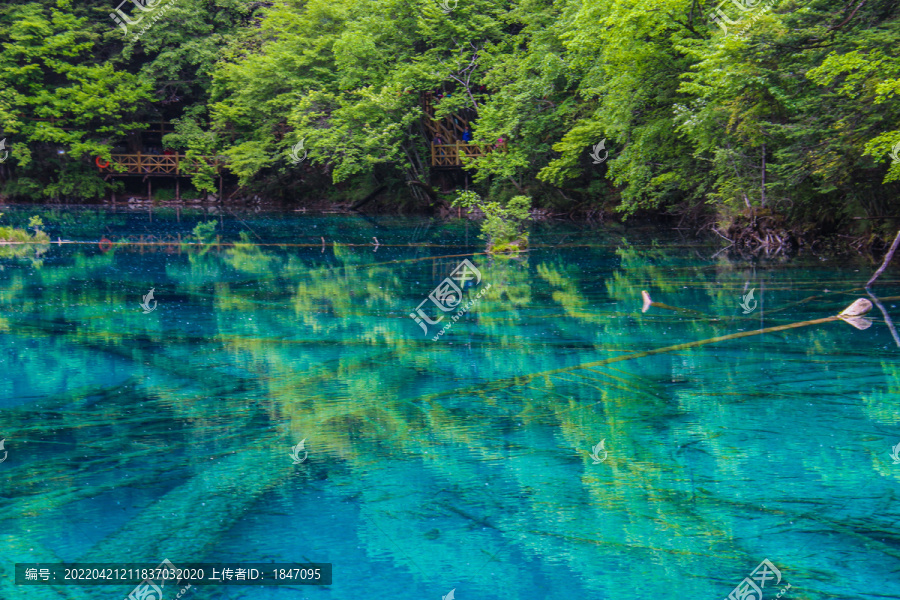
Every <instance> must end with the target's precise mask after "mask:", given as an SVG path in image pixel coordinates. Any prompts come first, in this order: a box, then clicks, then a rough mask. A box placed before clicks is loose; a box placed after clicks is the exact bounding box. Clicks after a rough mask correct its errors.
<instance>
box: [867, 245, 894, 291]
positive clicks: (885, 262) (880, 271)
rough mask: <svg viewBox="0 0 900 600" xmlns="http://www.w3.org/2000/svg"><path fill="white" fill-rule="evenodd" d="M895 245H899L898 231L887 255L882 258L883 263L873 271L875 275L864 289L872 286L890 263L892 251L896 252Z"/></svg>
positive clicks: (892, 255)
mask: <svg viewBox="0 0 900 600" xmlns="http://www.w3.org/2000/svg"><path fill="white" fill-rule="evenodd" d="M897 244H900V231H898V232H897V237H895V238H894V243H893V244H891V249H890V250H888V253H887V254H886V255H885V256H884V262H883V263H881V266H880V267H878V270H877V271H875V274H874V275H872V279H870V280H869V282H868V283H867V284H866V287H869V286H870V285H872V282H873V281H875V280H876V279H878V276H879V275H881V274H882V273H883V272H884V270H885V269H886V268H887V266H888V263H889V262H891V259H892V258H894V251H896V250H897Z"/></svg>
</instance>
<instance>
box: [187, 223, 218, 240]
mask: <svg viewBox="0 0 900 600" xmlns="http://www.w3.org/2000/svg"><path fill="white" fill-rule="evenodd" d="M218 224H219V222H218V221H216V220H215V219H213V220H211V221H206V222H201V223H197V225H196V226H195V227H194V229H193V230H192V231H191V233H192V234H193V239H194V240H196V241H197V242H199V243H201V244H210V243H212V241H213V240H214V239H215V236H216V226H217V225H218Z"/></svg>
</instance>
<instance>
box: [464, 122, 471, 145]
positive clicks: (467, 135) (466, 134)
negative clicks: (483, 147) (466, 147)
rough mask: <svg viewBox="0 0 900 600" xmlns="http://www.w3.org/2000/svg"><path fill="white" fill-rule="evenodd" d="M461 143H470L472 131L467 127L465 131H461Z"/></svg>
mask: <svg viewBox="0 0 900 600" xmlns="http://www.w3.org/2000/svg"><path fill="white" fill-rule="evenodd" d="M462 141H464V142H467V143H468V142H471V141H472V130H471V129H469V127H468V126H467V127H466V130H465V131H463V134H462Z"/></svg>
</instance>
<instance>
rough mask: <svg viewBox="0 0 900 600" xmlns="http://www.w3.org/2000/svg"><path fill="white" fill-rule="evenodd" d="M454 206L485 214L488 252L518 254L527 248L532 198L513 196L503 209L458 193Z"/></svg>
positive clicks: (484, 235) (473, 195)
mask: <svg viewBox="0 0 900 600" xmlns="http://www.w3.org/2000/svg"><path fill="white" fill-rule="evenodd" d="M452 205H453V206H461V207H463V208H467V209H478V210H480V211H481V212H483V213H484V222H483V223H482V225H481V238H482V239H484V240H487V243H488V252H490V253H492V254H500V253H504V252H519V251H521V250H524V249H525V248H527V247H528V232H527V230H526V229H527V225H528V222H529V219H530V213H529V210H530V209H531V198H529V197H528V196H514V197H513V198H511V199H510V200H509V201H508V202H507V203H506V204H505V205H503V204H500V203H499V202H484V201H483V200H482V199H481V197H480V196H479V195H478V194H476V193H475V192H471V191H469V192H459V193H458V194H457V196H456V199H454V200H453V204H452Z"/></svg>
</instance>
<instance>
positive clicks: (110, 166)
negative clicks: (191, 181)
mask: <svg viewBox="0 0 900 600" xmlns="http://www.w3.org/2000/svg"><path fill="white" fill-rule="evenodd" d="M110 157H111V158H112V160H111V161H110V162H108V163H105V164H104V161H103V160H102V159H99V158H98V159H97V168H98V169H100V172H101V173H110V174H112V175H123V176H127V175H135V176H145V175H162V176H166V175H170V176H177V175H190V174H193V173H196V172H197V171H198V170H199V167H200V164H201V163H200V161H199V160H185V155H184V154H170V155H165V154H141V153H140V152H138V153H137V154H112V155H111V156H110ZM200 159H201V160H203V161H205V162H206V164H208V165H209V166H211V167H213V168H214V169H215V170H216V173H218V172H219V171H220V170H221V168H222V166H223V164H224V163H223V161H222V160H221V159H220V158H219V157H218V156H214V157H205V156H204V157H200ZM117 166H122V167H125V170H119V169H118V168H117Z"/></svg>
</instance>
